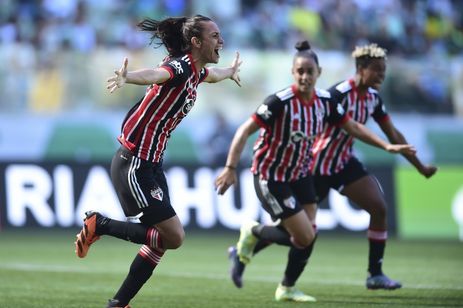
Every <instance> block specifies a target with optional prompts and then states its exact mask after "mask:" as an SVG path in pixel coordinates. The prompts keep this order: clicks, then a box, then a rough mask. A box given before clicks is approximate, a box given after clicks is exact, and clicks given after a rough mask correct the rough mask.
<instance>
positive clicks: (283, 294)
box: [275, 283, 317, 303]
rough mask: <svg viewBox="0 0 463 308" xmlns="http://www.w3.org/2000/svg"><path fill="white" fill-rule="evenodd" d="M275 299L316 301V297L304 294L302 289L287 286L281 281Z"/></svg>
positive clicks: (281, 300) (303, 301)
mask: <svg viewBox="0 0 463 308" xmlns="http://www.w3.org/2000/svg"><path fill="white" fill-rule="evenodd" d="M275 300H276V301H277V302H299V303H306V302H316V301H317V300H316V299H315V297H313V296H310V295H307V294H304V293H303V292H302V291H301V290H299V289H296V287H285V286H284V285H282V284H281V283H280V284H279V285H278V288H277V289H276V291H275Z"/></svg>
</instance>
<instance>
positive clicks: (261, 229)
mask: <svg viewBox="0 0 463 308" xmlns="http://www.w3.org/2000/svg"><path fill="white" fill-rule="evenodd" d="M252 233H253V234H254V235H255V236H256V237H257V238H258V239H261V240H264V241H268V242H272V243H276V244H279V245H284V246H293V244H292V243H291V239H290V235H289V233H288V232H287V231H286V230H285V229H284V228H283V227H280V226H277V227H274V226H266V225H258V226H255V227H253V228H252Z"/></svg>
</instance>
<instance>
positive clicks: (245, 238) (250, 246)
mask: <svg viewBox="0 0 463 308" xmlns="http://www.w3.org/2000/svg"><path fill="white" fill-rule="evenodd" d="M258 225H259V223H258V222H256V221H250V222H247V223H244V224H243V225H242V226H241V228H240V238H239V240H238V243H237V244H236V253H237V255H238V257H239V260H240V261H241V262H242V263H244V264H248V263H249V262H251V257H252V252H253V250H254V247H255V246H256V243H257V237H255V236H254V234H252V227H255V226H258Z"/></svg>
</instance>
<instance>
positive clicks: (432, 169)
mask: <svg viewBox="0 0 463 308" xmlns="http://www.w3.org/2000/svg"><path fill="white" fill-rule="evenodd" d="M437 169H438V168H437V167H436V166H431V165H425V166H423V167H422V168H421V169H420V170H419V171H420V173H421V174H422V175H423V176H424V177H425V178H427V179H429V178H430V177H432V176H433V175H434V174H435V173H436V172H437Z"/></svg>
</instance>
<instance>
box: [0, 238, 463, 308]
mask: <svg viewBox="0 0 463 308" xmlns="http://www.w3.org/2000/svg"><path fill="white" fill-rule="evenodd" d="M77 231H78V230H75V232H73V233H69V232H68V231H61V230H48V231H36V232H25V231H2V232H0V307H2V308H7V307H11V308H22V307H28V308H29V307H49V308H50V307H66V308H70V307H105V305H106V301H107V299H108V298H111V297H112V296H113V294H114V293H115V291H116V290H117V289H118V287H119V285H120V284H121V282H122V280H123V279H124V278H125V275H126V273H127V270H128V267H129V265H130V263H131V261H132V259H133V256H134V255H135V254H136V253H137V251H138V245H135V244H132V243H128V242H124V241H121V240H117V239H114V238H110V237H103V238H102V239H101V240H100V241H98V242H97V243H96V244H94V245H93V246H92V248H91V250H90V252H89V255H88V256H87V258H85V259H79V258H77V257H76V256H75V254H74V245H73V241H74V234H75V233H76V232H77ZM237 237H238V233H225V234H217V233H216V232H213V231H211V232H187V238H186V240H185V243H184V246H182V247H181V248H180V249H178V250H175V251H169V252H167V253H166V254H165V255H164V258H163V261H162V262H161V264H160V265H159V266H158V268H157V269H156V271H155V274H154V275H153V276H152V277H151V279H150V280H149V281H148V283H147V284H146V285H145V286H144V287H143V289H142V290H141V291H140V293H139V294H138V295H137V296H136V298H135V299H134V300H133V301H132V302H131V305H132V307H134V308H142V307H182V308H186V307H188V308H189V307H198V308H209V307H218V308H222V307H224V308H228V307H239V308H245V307H266V308H270V307H302V306H309V305H311V306H314V307H389V306H392V307H463V244H462V243H459V242H455V241H453V242H450V241H437V240H435V241H398V240H393V239H391V240H390V241H389V242H388V245H387V250H386V258H385V263H384V269H385V272H386V273H387V274H388V275H390V276H391V277H392V278H395V279H398V280H400V281H401V282H402V283H403V285H404V287H403V288H402V289H400V290H396V291H383V290H380V291H369V290H366V289H365V287H364V282H365V276H366V262H367V260H366V259H367V249H368V247H367V241H366V239H365V238H360V237H354V236H353V235H347V236H335V235H332V234H324V233H323V232H321V233H320V235H319V238H318V241H317V243H316V247H315V250H314V253H313V255H312V258H311V260H310V262H309V264H308V266H307V268H306V271H305V272H304V273H303V274H302V276H301V278H300V280H299V282H298V287H299V288H300V289H302V290H303V291H304V292H306V293H308V294H310V295H313V296H315V297H316V298H317V300H318V302H317V303H307V304H297V303H277V302H275V301H274V299H273V294H274V291H275V288H276V286H277V284H278V282H279V281H280V279H281V276H282V273H283V271H284V265H285V263H286V254H287V248H285V247H281V246H276V245H275V246H272V247H270V248H268V249H266V250H265V251H263V252H261V253H260V254H259V255H257V256H256V257H255V258H254V259H253V260H252V263H251V264H250V265H249V267H248V268H247V269H246V272H245V275H244V279H245V280H244V284H245V285H244V287H243V289H240V290H239V289H236V288H235V287H234V286H233V284H232V283H231V281H230V280H229V277H228V268H229V263H228V260H227V257H226V249H227V247H228V246H229V245H231V244H233V243H234V242H235V241H236V240H237Z"/></svg>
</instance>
